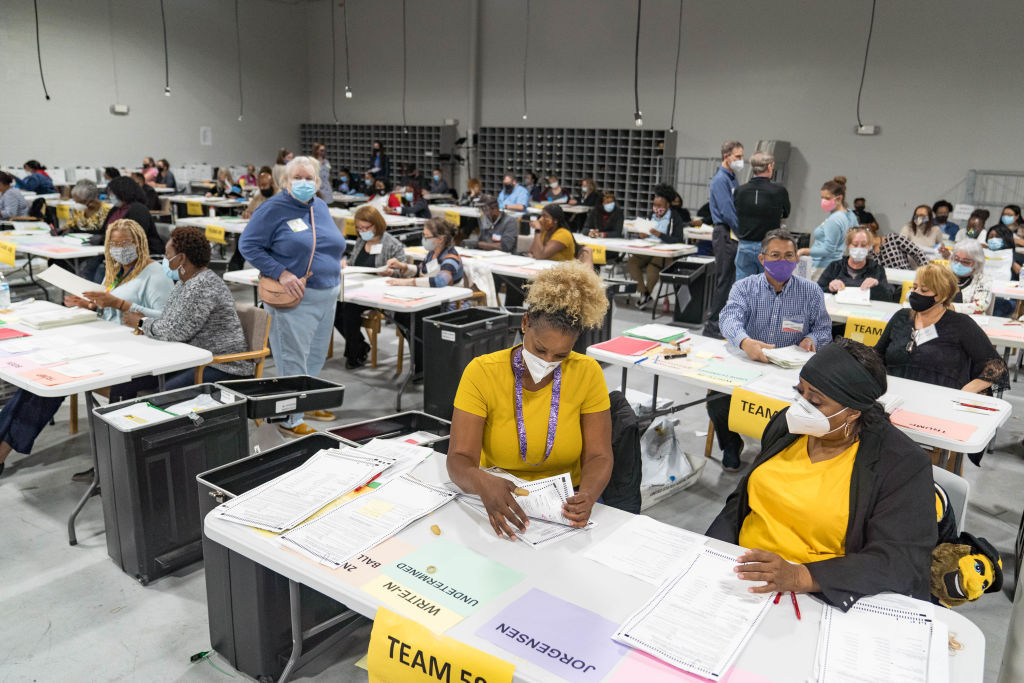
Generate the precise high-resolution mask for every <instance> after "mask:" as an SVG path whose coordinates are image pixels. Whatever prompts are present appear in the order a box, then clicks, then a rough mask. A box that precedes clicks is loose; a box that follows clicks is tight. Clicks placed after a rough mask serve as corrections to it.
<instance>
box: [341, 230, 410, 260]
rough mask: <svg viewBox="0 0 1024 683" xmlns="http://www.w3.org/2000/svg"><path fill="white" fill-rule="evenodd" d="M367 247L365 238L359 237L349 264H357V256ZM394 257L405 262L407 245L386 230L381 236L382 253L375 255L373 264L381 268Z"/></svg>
mask: <svg viewBox="0 0 1024 683" xmlns="http://www.w3.org/2000/svg"><path fill="white" fill-rule="evenodd" d="M365 248H366V242H364V241H363V238H362V237H359V238H357V239H356V246H355V247H354V248H353V249H352V256H351V257H350V258H349V265H352V266H354V265H355V263H356V256H358V255H359V253H360V252H361V251H362V250H363V249H365ZM393 258H396V259H398V260H399V261H401V262H403V263H405V260H406V259H405V245H404V244H402V242H401V241H399V239H398V238H397V237H395V236H394V235H392V234H390V233H387V232H385V233H384V234H383V235H381V236H380V253H379V254H374V255H373V265H374V267H375V268H381V267H383V266H384V265H385V264H387V262H388V259H393Z"/></svg>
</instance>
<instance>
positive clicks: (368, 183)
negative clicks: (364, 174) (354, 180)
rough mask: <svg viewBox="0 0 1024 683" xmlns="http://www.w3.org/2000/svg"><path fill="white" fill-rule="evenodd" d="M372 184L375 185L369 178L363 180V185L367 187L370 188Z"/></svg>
mask: <svg viewBox="0 0 1024 683" xmlns="http://www.w3.org/2000/svg"><path fill="white" fill-rule="evenodd" d="M372 184H373V182H372V181H371V180H370V179H369V178H363V185H366V186H367V187H369V186H370V185H372Z"/></svg>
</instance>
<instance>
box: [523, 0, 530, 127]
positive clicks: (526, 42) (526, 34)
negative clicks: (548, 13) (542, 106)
mask: <svg viewBox="0 0 1024 683" xmlns="http://www.w3.org/2000/svg"><path fill="white" fill-rule="evenodd" d="M529 57H530V0H526V30H525V31H523V121H525V120H526V115H527V112H528V111H529V110H528V109H527V108H526V65H527V63H528V59H529Z"/></svg>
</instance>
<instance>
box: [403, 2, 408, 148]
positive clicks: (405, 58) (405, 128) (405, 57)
mask: <svg viewBox="0 0 1024 683" xmlns="http://www.w3.org/2000/svg"><path fill="white" fill-rule="evenodd" d="M408 55H409V45H408V44H407V43H406V38H405V0H402V133H408V132H409V127H408V126H407V125H406V123H405V81H406V75H407V72H408V71H409V60H408Z"/></svg>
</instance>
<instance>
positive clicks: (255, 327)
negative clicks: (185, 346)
mask: <svg viewBox="0 0 1024 683" xmlns="http://www.w3.org/2000/svg"><path fill="white" fill-rule="evenodd" d="M235 310H236V311H238V319H239V320H240V321H241V322H242V334H243V336H244V337H245V343H246V346H248V347H249V349H250V350H249V351H243V352H242V353H226V354H223V355H220V356H214V357H213V360H211V361H210V363H230V362H232V361H236V360H254V361H256V371H255V372H254V373H253V376H255V377H262V376H263V363H264V362H265V361H266V358H267V356H269V355H270V346H269V345H268V344H267V340H268V339H269V338H270V313H269V312H267V310H266V309H264V308H256V307H255V306H251V305H249V304H235ZM207 365H209V363H207ZM205 369H206V365H200V366H199V367H197V368H196V376H195V383H196V384H201V383H202V381H203V370H205Z"/></svg>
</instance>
